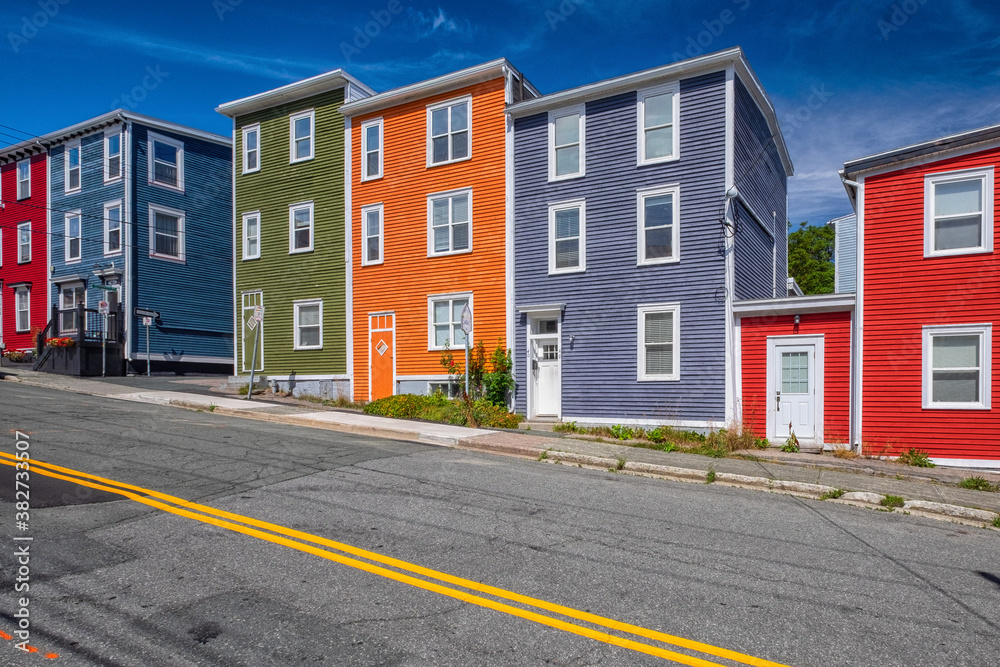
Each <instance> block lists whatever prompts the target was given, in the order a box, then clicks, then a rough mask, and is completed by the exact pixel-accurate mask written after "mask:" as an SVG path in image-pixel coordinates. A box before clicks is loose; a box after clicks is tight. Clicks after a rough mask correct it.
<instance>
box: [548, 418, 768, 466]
mask: <svg viewBox="0 0 1000 667" xmlns="http://www.w3.org/2000/svg"><path fill="white" fill-rule="evenodd" d="M552 430H553V431H556V432H559V433H579V434H581V435H589V436H593V437H595V438H597V440H598V442H605V439H606V440H614V441H617V442H625V443H627V445H628V446H629V447H643V448H645V449H653V450H657V451H661V452H685V453H688V454H699V455H701V456H708V457H710V458H716V459H718V458H725V457H727V456H730V455H731V454H732V453H733V452H736V451H740V450H745V449H766V448H767V447H768V446H769V445H770V443H768V441H767V439H766V438H758V437H756V436H755V435H754V434H753V433H752V432H751V431H749V430H744V429H742V428H740V427H739V425H736V426H735V427H731V428H728V429H725V428H720V429H718V430H716V431H712V432H711V433H709V434H708V435H705V434H703V433H698V432H697V431H685V430H680V429H676V428H674V427H672V426H656V427H655V428H650V429H646V428H642V427H639V426H626V425H624V424H614V425H612V426H590V427H587V426H580V425H578V424H577V423H576V422H564V423H562V424H556V425H555V426H553V429H552ZM739 456H740V457H742V458H749V460H754V459H755V458H756V457H752V455H747V454H740V455H739Z"/></svg>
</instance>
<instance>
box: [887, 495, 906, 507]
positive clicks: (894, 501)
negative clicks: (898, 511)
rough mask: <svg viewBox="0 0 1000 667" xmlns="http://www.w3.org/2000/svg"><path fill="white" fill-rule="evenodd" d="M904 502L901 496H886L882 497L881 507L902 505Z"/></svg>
mask: <svg viewBox="0 0 1000 667" xmlns="http://www.w3.org/2000/svg"><path fill="white" fill-rule="evenodd" d="M904 502H906V501H905V500H903V498H902V496H886V497H885V498H883V499H882V507H902V506H903V503H904Z"/></svg>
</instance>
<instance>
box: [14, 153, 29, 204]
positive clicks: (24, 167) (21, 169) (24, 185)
mask: <svg viewBox="0 0 1000 667" xmlns="http://www.w3.org/2000/svg"><path fill="white" fill-rule="evenodd" d="M30 196H31V158H28V159H25V160H21V161H20V162H18V163H17V198H18V199H27V198H28V197H30Z"/></svg>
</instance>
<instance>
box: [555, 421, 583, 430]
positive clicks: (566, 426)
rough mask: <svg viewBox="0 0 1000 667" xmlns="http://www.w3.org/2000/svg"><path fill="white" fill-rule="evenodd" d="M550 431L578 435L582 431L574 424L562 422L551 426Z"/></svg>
mask: <svg viewBox="0 0 1000 667" xmlns="http://www.w3.org/2000/svg"><path fill="white" fill-rule="evenodd" d="M552 430H553V431H555V432H556V433H579V432H580V431H581V430H582V429H580V428H578V427H577V425H576V422H563V423H561V424H556V425H555V426H553V427H552Z"/></svg>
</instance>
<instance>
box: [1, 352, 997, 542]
mask: <svg viewBox="0 0 1000 667" xmlns="http://www.w3.org/2000/svg"><path fill="white" fill-rule="evenodd" d="M0 380H8V381H14V382H23V383H25V384H30V385H34V386H40V387H47V388H50V389H58V390H61V391H72V392H76V393H82V394H89V395H92V396H103V397H107V398H111V399H115V400H128V401H138V402H145V403H156V404H161V405H174V406H177V407H183V408H189V409H197V410H204V411H206V412H213V413H216V414H226V415H231V416H237V417H242V418H248V419H259V420H264V421H271V422H278V423H286V424H295V425H300V426H308V427H313V428H326V429H331V430H337V431H345V432H350V433H357V434H362V435H370V436H375V437H382V438H392V439H397V440H411V441H416V442H423V443H428V444H435V445H441V446H446V447H455V448H460V449H470V450H476V451H481V452H487V453H491V454H501V455H507V456H518V457H522V458H530V459H535V460H539V461H542V462H547V463H556V464H563V465H576V466H581V467H588V468H600V469H605V470H612V471H614V472H616V473H621V474H634V475H644V476H650V477H658V478H665V479H671V480H679V481H686V482H695V483H706V482H708V481H709V480H710V479H711V480H712V482H713V483H715V484H722V485H727V486H738V487H743V488H749V489H757V490H765V491H771V492H778V493H786V494H792V495H797V496H802V497H808V498H822V499H824V500H826V501H828V502H838V503H850V504H855V505H862V506H869V507H874V508H878V509H882V510H885V509H886V508H885V507H883V506H882V502H883V500H884V499H885V497H886V496H897V497H900V498H903V499H904V500H905V504H904V506H903V507H902V508H901V509H900V510H897V511H904V512H909V513H912V514H919V515H926V516H933V517H935V518H946V519H950V520H955V521H961V522H963V523H968V524H971V525H978V526H990V525H991V524H992V523H993V522H994V521H995V520H997V517H998V516H1000V493H996V492H984V491H974V490H968V489H962V488H959V487H958V483H959V482H961V481H962V480H963V479H965V478H968V477H971V476H978V477H983V478H985V479H987V480H988V481H989V482H991V483H992V484H995V485H1000V474H997V473H992V472H984V471H980V470H971V469H958V468H911V467H908V466H904V465H901V464H898V463H894V462H890V461H880V460H873V459H863V458H859V459H838V458H834V457H833V456H830V455H821V454H810V453H800V454H787V453H783V452H780V451H777V450H774V449H769V450H764V451H760V450H754V451H752V452H746V453H745V457H744V458H725V459H713V458H708V457H705V456H699V455H695V454H685V453H682V452H669V453H668V452H662V451H657V450H651V449H644V448H641V447H630V446H627V445H622V444H617V443H613V442H605V441H599V440H597V439H583V438H580V437H579V436H577V437H565V436H562V435H561V434H557V433H542V432H524V431H519V432H518V431H501V430H485V429H473V428H465V427H461V426H452V425H448V424H437V423H431V422H422V421H415V420H403V419H392V418H388V417H377V416H372V415H365V414H362V413H359V412H357V411H355V410H341V409H335V408H326V407H323V406H319V405H314V404H308V403H305V402H303V401H300V400H297V399H288V398H273V399H272V398H270V397H262V398H257V397H254V399H253V400H250V401H247V400H246V399H245V398H235V397H233V396H232V395H231V394H229V395H227V394H222V393H219V394H217V395H214V394H211V393H210V392H207V393H191V392H186V391H162V390H157V391H152V390H147V391H136V388H138V387H137V386H129V383H123V382H121V381H120V380H119V381H116V382H114V383H111V382H102V381H99V380H85V379H82V378H74V377H67V376H60V375H52V374H48V373H36V372H34V371H31V370H28V369H23V368H8V367H5V368H0ZM136 384H137V385H138V384H139V383H138V382H137V383H136ZM181 386H182V387H183V382H181ZM179 388H180V387H179Z"/></svg>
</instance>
